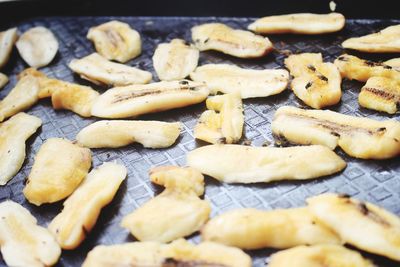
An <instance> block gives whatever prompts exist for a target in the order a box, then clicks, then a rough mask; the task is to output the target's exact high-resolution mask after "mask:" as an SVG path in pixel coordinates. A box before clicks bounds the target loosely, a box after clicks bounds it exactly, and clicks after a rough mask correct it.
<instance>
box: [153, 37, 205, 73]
mask: <svg viewBox="0 0 400 267" xmlns="http://www.w3.org/2000/svg"><path fill="white" fill-rule="evenodd" d="M198 61H199V50H198V49H197V48H195V47H193V46H189V45H186V44H185V41H184V40H181V39H173V40H172V41H171V42H170V43H163V44H159V45H158V46H157V49H156V51H155V52H154V56H153V65H154V69H155V70H156V72H157V75H158V78H159V79H160V80H163V81H172V80H181V79H184V78H186V77H187V76H188V75H189V74H190V73H191V72H192V71H194V69H195V68H196V67H197V63H198Z"/></svg>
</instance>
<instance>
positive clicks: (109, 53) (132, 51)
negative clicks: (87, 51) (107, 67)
mask: <svg viewBox="0 0 400 267" xmlns="http://www.w3.org/2000/svg"><path fill="white" fill-rule="evenodd" d="M87 38H88V39H89V40H91V41H92V42H93V43H94V46H95V48H96V51H97V52H98V53H99V54H100V55H102V56H103V57H105V58H107V59H109V60H116V61H118V62H122V63H125V62H127V61H129V60H131V59H133V58H135V57H137V56H138V55H140V53H141V51H142V41H141V39H140V35H139V33H138V32H137V31H135V30H134V29H132V28H131V27H130V26H129V24H126V23H123V22H120V21H116V20H113V21H109V22H106V23H103V24H101V25H99V26H96V27H93V28H90V30H89V32H88V34H87Z"/></svg>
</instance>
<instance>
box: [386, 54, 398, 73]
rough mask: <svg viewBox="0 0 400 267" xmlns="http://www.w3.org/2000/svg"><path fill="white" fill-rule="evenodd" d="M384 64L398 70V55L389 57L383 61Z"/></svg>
mask: <svg viewBox="0 0 400 267" xmlns="http://www.w3.org/2000/svg"><path fill="white" fill-rule="evenodd" d="M385 64H386V65H388V66H391V67H393V68H394V69H396V70H398V71H400V57H398V58H392V59H389V60H387V61H385Z"/></svg>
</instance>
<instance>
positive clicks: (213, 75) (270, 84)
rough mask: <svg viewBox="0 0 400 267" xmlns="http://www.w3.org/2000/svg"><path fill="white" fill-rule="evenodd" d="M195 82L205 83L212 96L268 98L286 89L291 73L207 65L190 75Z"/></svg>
mask: <svg viewBox="0 0 400 267" xmlns="http://www.w3.org/2000/svg"><path fill="white" fill-rule="evenodd" d="M190 78H191V79H192V80H193V81H197V82H205V83H206V84H207V86H208V87H209V88H210V93H211V94H214V95H215V94H217V93H218V92H222V93H224V94H227V93H240V94H241V96H242V98H252V97H266V96H270V95H275V94H279V93H280V92H282V91H283V90H285V89H286V87H287V85H288V82H289V73H288V72H287V71H286V70H280V69H278V70H275V69H274V70H273V69H266V70H253V69H243V68H240V67H237V66H235V65H229V64H207V65H203V66H200V67H198V68H197V69H196V71H195V72H192V73H191V74H190Z"/></svg>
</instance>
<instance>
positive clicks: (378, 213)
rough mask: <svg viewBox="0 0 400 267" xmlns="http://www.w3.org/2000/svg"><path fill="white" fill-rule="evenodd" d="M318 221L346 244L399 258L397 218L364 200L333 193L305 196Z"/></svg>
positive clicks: (399, 220)
mask: <svg viewBox="0 0 400 267" xmlns="http://www.w3.org/2000/svg"><path fill="white" fill-rule="evenodd" d="M307 203H308V205H309V208H310V211H311V212H312V213H313V214H314V216H315V217H316V218H317V220H318V221H320V222H321V223H323V224H325V225H326V226H327V227H329V228H331V229H332V230H334V231H335V232H336V233H338V235H339V236H340V237H341V238H342V240H343V241H344V242H346V243H348V244H351V245H353V246H355V247H357V248H359V249H362V250H365V251H368V252H370V253H374V254H378V255H382V256H385V257H388V258H390V259H393V260H397V261H400V218H399V217H397V216H396V215H395V214H392V213H390V212H388V211H386V210H384V209H383V208H380V207H378V206H376V205H373V204H371V203H368V202H362V201H359V200H356V199H352V198H350V197H348V196H343V195H336V194H330V193H327V194H322V195H319V196H316V197H311V198H309V199H307Z"/></svg>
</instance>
